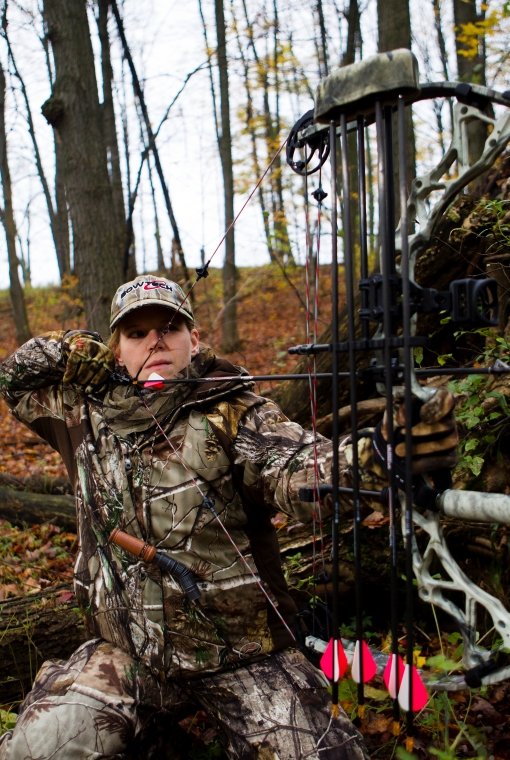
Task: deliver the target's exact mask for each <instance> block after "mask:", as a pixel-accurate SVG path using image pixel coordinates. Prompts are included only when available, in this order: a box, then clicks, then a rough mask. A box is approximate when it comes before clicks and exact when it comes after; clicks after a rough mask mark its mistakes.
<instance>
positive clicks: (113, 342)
mask: <svg viewBox="0 0 510 760" xmlns="http://www.w3.org/2000/svg"><path fill="white" fill-rule="evenodd" d="M183 321H184V324H185V325H186V327H187V328H188V330H189V331H190V332H191V330H192V329H193V328H195V329H197V330H198V325H197V323H196V322H194V323H193V324H191V322H190V321H189V319H186V318H185V317H183ZM121 324H122V319H121V320H120V322H119V323H118V324H116V325H115V327H114V328H113V332H112V334H111V335H110V337H109V338H108V342H107V344H106V345H107V346H108V348H109V349H110V350H111V351H113V353H115V351H116V349H117V347H118V345H119V343H120V326H121Z"/></svg>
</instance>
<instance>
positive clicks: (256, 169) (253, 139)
mask: <svg viewBox="0 0 510 760" xmlns="http://www.w3.org/2000/svg"><path fill="white" fill-rule="evenodd" d="M234 25H235V32H236V38H237V47H238V50H239V57H240V59H241V63H242V66H243V78H244V87H245V90H246V131H247V132H248V134H249V135H250V145H251V159H252V166H253V173H254V175H255V176H256V177H260V175H261V171H260V164H259V158H258V152H257V133H256V125H255V118H254V110H253V96H252V92H251V83H250V70H249V67H248V61H247V60H246V56H245V54H244V50H243V46H242V44H241V38H240V36H239V29H238V27H237V21H236V19H235V17H234ZM262 185H263V183H262V184H261V185H260V187H259V189H258V192H257V194H258V198H259V204H260V211H261V214H262V224H263V227H264V234H265V238H266V245H267V251H268V254H269V259H270V261H273V259H274V253H273V249H272V244H271V228H270V226H269V212H268V211H267V210H266V200H265V195H264V188H263V186H262Z"/></svg>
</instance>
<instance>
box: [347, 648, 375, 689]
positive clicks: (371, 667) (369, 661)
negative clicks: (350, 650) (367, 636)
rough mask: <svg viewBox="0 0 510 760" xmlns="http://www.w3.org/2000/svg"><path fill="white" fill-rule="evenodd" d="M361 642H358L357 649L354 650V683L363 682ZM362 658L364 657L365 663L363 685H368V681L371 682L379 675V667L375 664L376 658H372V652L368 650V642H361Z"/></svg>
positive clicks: (352, 673) (352, 671) (352, 670)
mask: <svg viewBox="0 0 510 760" xmlns="http://www.w3.org/2000/svg"><path fill="white" fill-rule="evenodd" d="M359 651H360V646H359V641H357V642H356V647H355V649H354V656H353V658H352V665H351V676H352V679H353V681H356V683H360V682H361V678H360V672H359V670H360V668H359ZM361 656H362V658H363V659H362V662H363V683H366V682H367V681H370V680H371V679H372V678H373V677H374V676H375V674H376V673H377V665H376V663H375V660H374V658H373V657H372V652H371V651H370V649H369V648H368V644H367V642H366V641H362V642H361Z"/></svg>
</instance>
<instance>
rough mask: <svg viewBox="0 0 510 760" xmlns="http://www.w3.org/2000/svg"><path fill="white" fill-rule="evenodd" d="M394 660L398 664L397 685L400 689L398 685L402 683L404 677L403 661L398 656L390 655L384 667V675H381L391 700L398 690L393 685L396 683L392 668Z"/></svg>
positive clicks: (393, 668)
mask: <svg viewBox="0 0 510 760" xmlns="http://www.w3.org/2000/svg"><path fill="white" fill-rule="evenodd" d="M395 660H396V661H397V662H398V685H399V687H400V684H401V683H402V679H403V677H404V660H403V659H402V657H401V656H400V655H394V654H392V655H390V658H389V660H388V664H387V665H386V667H385V669H384V675H383V678H384V683H385V685H386V688H387V689H388V691H389V693H390V697H391V698H392V699H395V697H396V696H397V694H398V688H397V686H396V683H395V681H396V679H395V676H396V673H395V670H396V668H395V667H394V665H395Z"/></svg>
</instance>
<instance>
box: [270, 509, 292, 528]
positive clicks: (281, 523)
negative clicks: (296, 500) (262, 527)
mask: <svg viewBox="0 0 510 760" xmlns="http://www.w3.org/2000/svg"><path fill="white" fill-rule="evenodd" d="M271 522H272V523H273V525H274V527H275V528H276V530H280V529H281V528H285V526H286V525H287V523H288V522H289V518H288V517H287V515H286V514H284V512H277V513H276V515H275V516H274V517H272V518H271Z"/></svg>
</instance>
